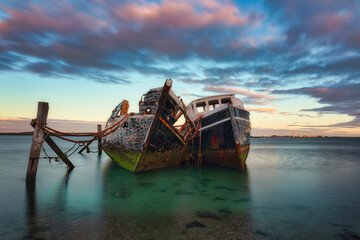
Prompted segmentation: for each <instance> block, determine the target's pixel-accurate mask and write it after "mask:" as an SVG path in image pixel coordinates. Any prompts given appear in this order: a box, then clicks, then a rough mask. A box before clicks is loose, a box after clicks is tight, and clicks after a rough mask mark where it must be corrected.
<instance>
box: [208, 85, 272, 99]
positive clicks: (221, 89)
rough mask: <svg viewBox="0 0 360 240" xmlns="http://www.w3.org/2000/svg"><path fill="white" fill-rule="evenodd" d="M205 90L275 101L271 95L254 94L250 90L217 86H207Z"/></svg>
mask: <svg viewBox="0 0 360 240" xmlns="http://www.w3.org/2000/svg"><path fill="white" fill-rule="evenodd" d="M204 90H206V91H211V92H219V93H236V94H240V95H243V96H247V97H249V98H252V99H266V100H274V99H275V98H274V97H273V96H271V95H269V94H265V93H258V92H253V91H250V90H245V89H239V88H234V87H217V86H206V87H204Z"/></svg>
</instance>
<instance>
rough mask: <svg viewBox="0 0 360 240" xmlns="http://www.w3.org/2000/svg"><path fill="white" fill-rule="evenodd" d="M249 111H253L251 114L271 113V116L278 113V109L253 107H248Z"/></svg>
mask: <svg viewBox="0 0 360 240" xmlns="http://www.w3.org/2000/svg"><path fill="white" fill-rule="evenodd" d="M245 109H246V110H247V111H251V112H260V113H269V114H274V113H276V112H277V109H274V108H252V107H246V108H245Z"/></svg>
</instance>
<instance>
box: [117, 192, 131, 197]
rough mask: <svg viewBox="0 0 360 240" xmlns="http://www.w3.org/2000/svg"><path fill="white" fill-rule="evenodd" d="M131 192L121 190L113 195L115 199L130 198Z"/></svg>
mask: <svg viewBox="0 0 360 240" xmlns="http://www.w3.org/2000/svg"><path fill="white" fill-rule="evenodd" d="M130 195H131V192H128V191H126V190H121V191H120V192H116V193H115V197H117V198H128V197H130Z"/></svg>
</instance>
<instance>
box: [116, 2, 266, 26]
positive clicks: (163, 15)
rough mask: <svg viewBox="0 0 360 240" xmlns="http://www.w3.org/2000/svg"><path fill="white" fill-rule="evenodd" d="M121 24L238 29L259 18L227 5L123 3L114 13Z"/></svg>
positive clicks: (216, 3) (229, 4)
mask: <svg viewBox="0 0 360 240" xmlns="http://www.w3.org/2000/svg"><path fill="white" fill-rule="evenodd" d="M115 13H116V15H117V17H118V18H119V19H121V20H123V21H130V22H138V23H143V24H150V25H160V26H165V27H168V28H201V27H206V26H210V25H228V26H242V25H246V24H251V23H255V22H256V21H258V20H259V18H255V19H254V18H253V17H250V16H248V15H246V14H242V13H241V12H240V10H239V9H238V8H237V7H236V6H235V5H233V4H231V3H223V4H220V2H219V1H205V0H204V1H173V0H165V1H162V2H161V3H159V4H156V3H150V4H142V5H140V4H138V3H125V4H122V5H121V6H119V7H118V8H116V9H115Z"/></svg>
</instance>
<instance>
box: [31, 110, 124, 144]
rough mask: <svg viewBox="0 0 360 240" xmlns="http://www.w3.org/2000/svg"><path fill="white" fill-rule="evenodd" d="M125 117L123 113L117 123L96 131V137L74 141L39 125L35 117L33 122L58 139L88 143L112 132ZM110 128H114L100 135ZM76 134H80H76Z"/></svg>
mask: <svg viewBox="0 0 360 240" xmlns="http://www.w3.org/2000/svg"><path fill="white" fill-rule="evenodd" d="M127 117H129V114H127V115H125V116H124V117H123V118H122V119H120V120H119V121H118V122H117V123H115V124H113V125H112V126H111V127H108V128H106V129H105V130H103V131H101V132H98V133H96V135H95V136H96V137H95V138H93V139H90V140H83V141H76V140H72V139H68V138H64V137H62V136H60V135H58V134H57V133H55V132H54V131H50V130H49V129H46V128H45V127H43V126H41V125H40V124H39V123H38V121H37V120H36V119H34V122H35V124H36V125H37V126H38V127H39V128H41V129H42V130H43V131H44V132H46V133H48V134H51V135H53V136H55V137H57V138H60V139H62V140H65V141H68V142H73V143H88V142H93V141H96V140H98V139H100V138H103V137H105V136H107V135H109V134H110V133H113V132H114V131H115V130H116V129H118V128H119V127H121V126H122V124H120V123H121V121H123V120H124V119H125V118H127ZM116 125H117V126H116ZM111 128H114V129H112V130H111V131H109V132H107V133H106V134H103V135H101V134H102V133H103V132H105V131H106V130H109V129H111ZM56 132H59V131H56ZM77 136H80V135H77Z"/></svg>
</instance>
